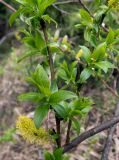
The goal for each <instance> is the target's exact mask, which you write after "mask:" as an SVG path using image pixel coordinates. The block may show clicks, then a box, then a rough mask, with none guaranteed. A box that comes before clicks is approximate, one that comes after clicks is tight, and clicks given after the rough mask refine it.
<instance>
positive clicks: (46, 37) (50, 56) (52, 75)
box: [40, 20, 55, 81]
mask: <svg viewBox="0 0 119 160" xmlns="http://www.w3.org/2000/svg"><path fill="white" fill-rule="evenodd" d="M40 24H41V27H42V30H43V34H44V38H45V42H46V47H47V52H48V56H49V66H50V71H51V81H53V80H54V78H55V71H54V66H53V58H52V54H51V53H50V48H49V46H48V35H47V31H46V24H45V22H44V21H43V20H41V23H40Z"/></svg>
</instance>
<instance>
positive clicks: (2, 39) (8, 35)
mask: <svg viewBox="0 0 119 160" xmlns="http://www.w3.org/2000/svg"><path fill="white" fill-rule="evenodd" d="M15 33H16V31H14V32H9V33H7V34H6V35H5V36H3V37H2V38H1V39H0V45H2V44H3V43H4V42H5V41H6V40H7V39H9V38H11V37H12V36H14V35H15Z"/></svg>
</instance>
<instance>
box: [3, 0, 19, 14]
mask: <svg viewBox="0 0 119 160" xmlns="http://www.w3.org/2000/svg"><path fill="white" fill-rule="evenodd" d="M0 3H2V4H4V5H5V6H6V7H7V8H9V9H10V10H12V11H13V12H16V9H15V8H13V7H12V6H11V5H10V4H8V3H6V2H5V1H3V0H0Z"/></svg>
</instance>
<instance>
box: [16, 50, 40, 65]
mask: <svg viewBox="0 0 119 160" xmlns="http://www.w3.org/2000/svg"><path fill="white" fill-rule="evenodd" d="M40 54H41V53H40V52H39V51H38V50H35V49H34V50H31V51H27V52H25V53H23V54H22V55H21V56H19V57H18V60H17V62H18V63H19V62H21V61H23V60H24V59H26V58H29V57H31V56H33V55H40Z"/></svg>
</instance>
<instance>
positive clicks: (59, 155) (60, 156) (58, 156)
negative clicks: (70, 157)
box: [53, 148, 63, 160]
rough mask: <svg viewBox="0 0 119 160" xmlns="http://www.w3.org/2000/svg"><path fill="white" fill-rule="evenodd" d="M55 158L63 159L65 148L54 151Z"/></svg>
mask: <svg viewBox="0 0 119 160" xmlns="http://www.w3.org/2000/svg"><path fill="white" fill-rule="evenodd" d="M53 155H54V157H55V160H63V149H62V148H58V149H56V150H55V151H54V152H53Z"/></svg>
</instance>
